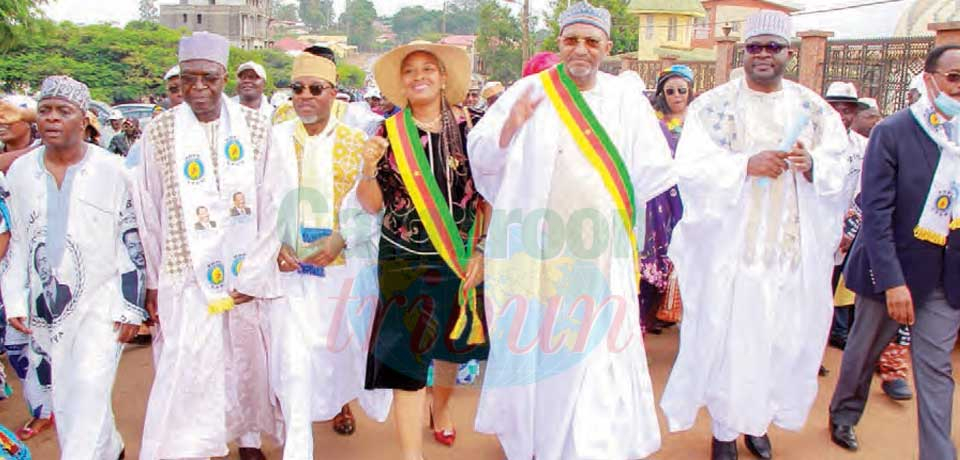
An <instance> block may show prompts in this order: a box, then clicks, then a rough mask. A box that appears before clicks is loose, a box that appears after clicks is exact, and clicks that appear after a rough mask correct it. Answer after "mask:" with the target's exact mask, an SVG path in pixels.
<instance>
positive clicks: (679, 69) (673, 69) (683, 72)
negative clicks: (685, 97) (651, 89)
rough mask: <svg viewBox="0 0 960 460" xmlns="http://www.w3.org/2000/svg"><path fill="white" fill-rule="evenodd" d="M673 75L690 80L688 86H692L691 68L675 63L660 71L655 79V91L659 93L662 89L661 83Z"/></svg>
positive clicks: (664, 82)
mask: <svg viewBox="0 0 960 460" xmlns="http://www.w3.org/2000/svg"><path fill="white" fill-rule="evenodd" d="M673 77H681V78H683V79H685V80H687V81H688V82H690V88H693V70H692V69H690V67H687V66H685V65H683V64H675V65H672V66H670V67H668V68H666V69H664V70H663V72H661V73H660V78H658V79H657V89H656V93H657V94H660V91H663V85H665V84H666V83H667V80H669V79H671V78H673Z"/></svg>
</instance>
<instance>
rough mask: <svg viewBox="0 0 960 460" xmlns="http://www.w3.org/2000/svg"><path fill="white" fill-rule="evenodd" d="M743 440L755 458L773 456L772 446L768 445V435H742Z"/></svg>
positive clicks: (769, 457)
mask: <svg viewBox="0 0 960 460" xmlns="http://www.w3.org/2000/svg"><path fill="white" fill-rule="evenodd" d="M743 442H744V444H746V445H747V450H749V451H750V453H751V454H753V455H754V456H755V457H757V458H762V459H771V458H773V446H771V445H770V436H767V435H763V436H750V435H749V434H745V435H743Z"/></svg>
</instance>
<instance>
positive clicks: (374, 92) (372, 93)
mask: <svg viewBox="0 0 960 460" xmlns="http://www.w3.org/2000/svg"><path fill="white" fill-rule="evenodd" d="M371 97H374V98H377V99H383V96H381V95H380V90H379V89H377V88H375V87H373V86H371V87H369V88H367V91H366V92H365V93H363V98H364V99H370V98H371Z"/></svg>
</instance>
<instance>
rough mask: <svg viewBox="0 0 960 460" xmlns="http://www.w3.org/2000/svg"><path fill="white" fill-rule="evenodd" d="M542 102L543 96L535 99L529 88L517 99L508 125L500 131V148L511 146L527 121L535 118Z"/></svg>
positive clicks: (505, 124)
mask: <svg viewBox="0 0 960 460" xmlns="http://www.w3.org/2000/svg"><path fill="white" fill-rule="evenodd" d="M542 102H543V96H541V97H537V98H534V97H533V88H528V89H527V90H526V91H525V92H524V93H523V95H521V96H520V98H519V99H517V102H515V103H514V104H513V108H511V109H510V115H509V116H508V117H507V121H506V123H504V124H503V129H502V130H501V131H500V148H502V149H503V148H507V146H508V145H510V142H511V141H513V137H514V136H516V135H517V132H519V131H520V129H521V128H523V125H525V124H527V121H529V120H530V118H531V117H533V113H534V112H536V111H537V107H539V106H540V103H542Z"/></svg>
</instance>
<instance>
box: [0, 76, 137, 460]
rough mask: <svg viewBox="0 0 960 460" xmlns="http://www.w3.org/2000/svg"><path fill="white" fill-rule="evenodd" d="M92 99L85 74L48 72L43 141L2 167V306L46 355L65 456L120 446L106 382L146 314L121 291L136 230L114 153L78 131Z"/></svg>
mask: <svg viewBox="0 0 960 460" xmlns="http://www.w3.org/2000/svg"><path fill="white" fill-rule="evenodd" d="M89 100H90V95H89V91H88V90H87V87H86V86H85V85H83V84H82V83H79V82H77V81H75V80H72V79H70V78H68V77H62V76H56V77H50V78H47V79H46V80H44V82H43V85H42V86H41V101H40V105H39V111H38V112H39V120H38V126H39V130H40V134H41V138H42V140H43V147H41V148H39V149H36V150H34V151H32V152H30V153H28V154H26V155H24V156H23V157H21V158H20V160H19V161H17V162H16V163H14V164H13V166H11V168H10V171H9V174H8V176H7V181H8V184H9V186H10V187H11V189H13V190H16V191H17V193H16V194H15V195H13V196H11V198H10V201H9V203H8V204H9V206H10V215H11V216H12V221H13V225H12V226H11V234H12V240H11V243H10V252H9V254H8V256H7V257H8V259H9V264H10V266H9V270H8V271H7V273H6V274H5V275H4V276H3V281H2V282H3V295H4V300H5V301H6V309H7V317H8V318H9V322H10V325H11V326H12V327H13V328H15V329H16V330H18V331H20V332H22V333H24V334H28V335H29V336H30V340H31V344H30V346H31V348H33V349H34V350H40V353H41V354H42V355H44V356H49V358H50V359H49V362H50V365H51V367H52V377H53V382H54V384H53V385H52V399H53V411H54V416H55V417H56V420H57V423H56V428H57V437H58V441H59V444H60V455H61V458H63V459H65V460H66V459H69V460H83V459H90V460H104V459H108V460H113V459H116V458H118V457H121V456H122V452H123V440H122V439H121V438H120V433H118V432H117V428H116V424H115V422H114V418H113V408H112V403H113V401H112V398H111V394H112V388H113V381H114V378H115V377H116V372H117V365H118V364H119V362H120V353H121V351H122V347H123V345H122V343H125V342H129V341H130V340H131V339H132V338H133V337H134V336H135V335H136V333H137V330H138V329H139V327H140V325H141V324H142V323H143V322H144V321H145V320H146V318H147V313H146V310H144V308H143V305H142V303H141V302H140V299H139V298H138V296H129V297H127V296H125V293H127V292H129V286H127V285H126V284H128V282H129V276H128V275H127V274H128V273H131V272H132V273H134V274H136V271H137V269H136V267H135V266H134V263H133V261H132V260H131V256H130V254H129V253H128V251H127V246H126V245H125V244H124V235H125V234H128V233H129V232H133V233H136V232H137V219H136V214H135V213H134V210H133V203H132V201H131V194H130V189H129V187H128V185H127V181H126V179H125V176H124V174H123V165H122V164H121V163H120V161H119V159H117V158H116V157H113V156H111V155H107V154H106V153H107V152H106V151H104V150H103V149H101V148H100V147H98V146H95V145H93V144H86V143H84V142H83V138H84V136H83V135H84V130H85V129H86V124H87V123H86V116H85V113H86V105H87V103H88V102H89ZM128 239H129V237H128ZM134 278H136V276H134ZM134 283H135V281H134ZM36 358H37V357H35V356H32V357H31V359H36ZM33 364H35V363H33Z"/></svg>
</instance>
